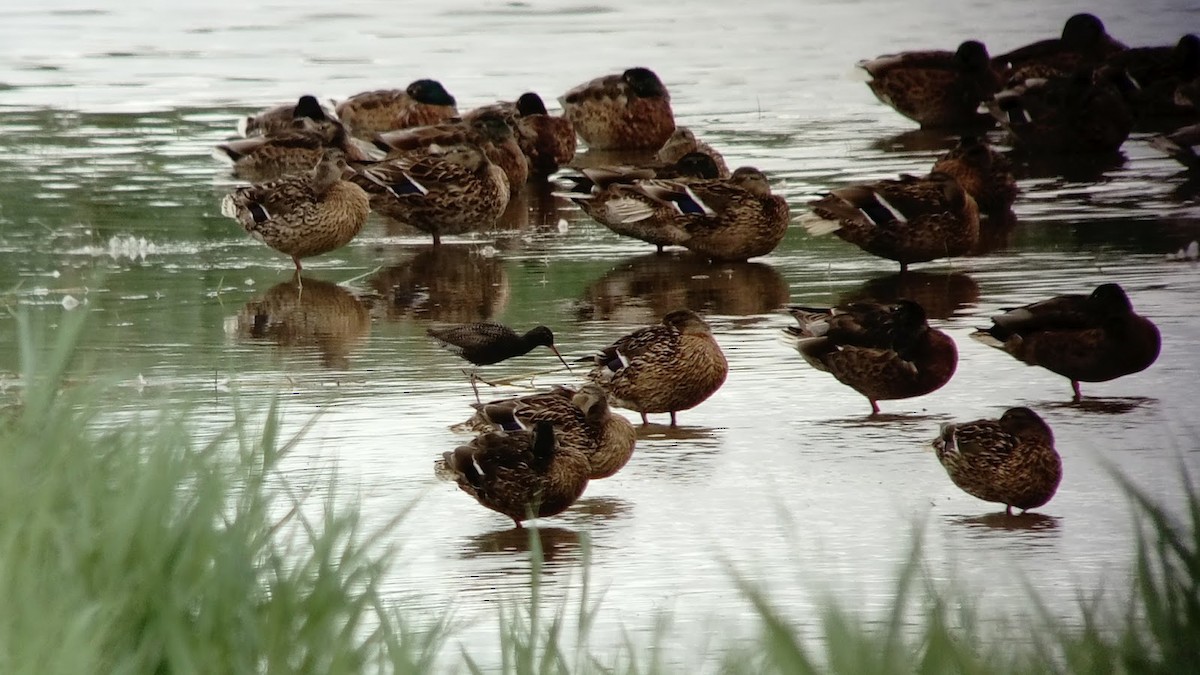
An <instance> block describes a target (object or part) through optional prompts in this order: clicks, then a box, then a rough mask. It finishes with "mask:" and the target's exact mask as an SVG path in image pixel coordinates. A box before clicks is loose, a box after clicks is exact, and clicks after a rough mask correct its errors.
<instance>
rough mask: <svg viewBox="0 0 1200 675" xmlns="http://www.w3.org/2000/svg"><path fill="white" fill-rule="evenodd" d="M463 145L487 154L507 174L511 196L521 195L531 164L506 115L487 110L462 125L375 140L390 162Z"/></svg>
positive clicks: (448, 124)
mask: <svg viewBox="0 0 1200 675" xmlns="http://www.w3.org/2000/svg"><path fill="white" fill-rule="evenodd" d="M462 144H469V145H475V146H478V147H479V148H480V149H481V150H483V152H484V154H486V155H487V157H488V159H489V160H491V162H492V163H493V164H495V165H496V166H499V167H500V168H501V169H502V170H503V171H504V175H505V177H506V178H507V179H508V185H509V189H510V192H519V191H520V190H521V188H522V187H523V186H524V185H525V181H527V180H529V160H528V159H526V157H525V153H524V152H522V151H521V146H520V145H519V144H518V143H517V137H516V135H515V134H514V132H513V128H512V126H510V124H509V122H508V120H507V119H506V117H505V115H504V114H503V113H501V112H499V111H496V110H486V111H483V112H480V113H478V114H475V115H472V116H471V117H470V118H469V119H463V120H461V121H455V122H445V123H443V124H436V125H432V126H424V127H414V128H411V129H401V130H399V131H392V132H388V133H382V134H378V135H377V136H376V137H375V145H376V146H377V147H378V148H380V149H381V150H384V151H386V152H387V153H388V156H389V157H390V158H395V157H402V156H404V154H406V153H408V152H412V151H414V150H423V149H428V148H430V147H431V146H442V147H444V146H449V145H462Z"/></svg>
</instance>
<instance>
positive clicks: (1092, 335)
mask: <svg viewBox="0 0 1200 675" xmlns="http://www.w3.org/2000/svg"><path fill="white" fill-rule="evenodd" d="M971 337H973V338H975V339H977V340H979V341H980V342H983V343H984V344H986V345H988V346H990V347H995V348H997V349H1001V350H1003V351H1006V352H1008V353H1009V354H1012V355H1013V356H1014V357H1016V358H1017V359H1019V360H1020V361H1023V362H1025V363H1026V364H1028V365H1031V366H1041V367H1043V368H1045V369H1046V370H1049V371H1050V372H1052V373H1058V374H1059V375H1062V376H1063V377H1066V378H1069V379H1070V380H1071V389H1072V391H1074V393H1075V399H1074V400H1075V401H1079V400H1080V399H1081V398H1082V395H1081V394H1080V393H1079V383H1080V382H1106V381H1108V380H1113V379H1116V378H1118V377H1121V376H1122V375H1130V374H1132V373H1137V372H1141V371H1143V370H1145V369H1147V368H1149V367H1150V365H1151V364H1152V363H1154V361H1155V360H1156V359H1158V351H1159V348H1160V347H1161V346H1162V338H1161V337H1160V336H1159V333H1158V327H1156V326H1155V325H1154V322H1152V321H1150V320H1149V319H1147V318H1145V317H1142V316H1138V315H1137V314H1135V313H1134V311H1133V304H1132V303H1130V302H1129V296H1128V295H1126V294H1125V289H1123V288H1121V286H1120V285H1119V284H1114V283H1108V284H1101V285H1099V286H1097V287H1096V290H1094V291H1092V293H1091V294H1090V295H1082V294H1070V295H1059V296H1056V297H1053V298H1050V299H1049V300H1043V301H1041V302H1035V303H1033V304H1030V305H1025V306H1024V307H1017V308H1015V309H1010V310H1007V311H1005V312H1004V313H1003V314H1000V315H997V316H994V317H992V325H991V326H990V327H989V328H981V329H979V330H977V331H975V332H974V333H972V334H971Z"/></svg>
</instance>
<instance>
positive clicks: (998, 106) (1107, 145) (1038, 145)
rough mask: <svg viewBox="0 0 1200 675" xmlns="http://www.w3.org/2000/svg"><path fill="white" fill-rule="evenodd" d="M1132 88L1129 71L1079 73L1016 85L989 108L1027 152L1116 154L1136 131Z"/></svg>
mask: <svg viewBox="0 0 1200 675" xmlns="http://www.w3.org/2000/svg"><path fill="white" fill-rule="evenodd" d="M1131 86H1132V83H1131V82H1130V81H1129V80H1128V77H1127V76H1126V75H1125V74H1124V72H1123V71H1119V70H1115V69H1101V70H1099V71H1096V74H1095V76H1094V77H1093V74H1092V73H1090V72H1088V71H1079V72H1076V73H1075V74H1073V75H1069V76H1059V75H1055V76H1050V77H1038V78H1030V79H1026V80H1022V81H1018V82H1011V83H1010V86H1009V88H1007V89H1005V90H1004V91H1001V92H999V93H997V94H996V96H995V97H994V98H993V99H992V100H991V101H989V102H988V104H987V106H988V111H989V112H991V114H992V116H993V117H995V118H996V120H997V121H999V122H1000V125H1001V126H1002V127H1004V129H1005V130H1006V131H1007V132H1008V134H1009V136H1010V137H1011V138H1012V143H1013V145H1014V147H1017V148H1020V149H1021V150H1022V151H1024V152H1027V153H1033V154H1069V153H1114V152H1116V151H1117V150H1118V149H1120V147H1121V144H1122V143H1124V142H1125V139H1127V138H1129V133H1130V132H1131V131H1132V130H1133V124H1134V117H1133V112H1132V111H1131V110H1130V107H1129V105H1128V102H1127V99H1126V95H1125V93H1123V92H1124V91H1129V90H1130V87H1131Z"/></svg>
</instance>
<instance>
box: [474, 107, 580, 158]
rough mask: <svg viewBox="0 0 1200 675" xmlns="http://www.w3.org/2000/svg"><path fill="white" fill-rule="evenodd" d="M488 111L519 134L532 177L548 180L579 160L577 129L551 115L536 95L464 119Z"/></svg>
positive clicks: (519, 142)
mask: <svg viewBox="0 0 1200 675" xmlns="http://www.w3.org/2000/svg"><path fill="white" fill-rule="evenodd" d="M487 111H495V112H499V113H501V114H502V115H504V117H505V119H506V120H507V121H508V123H509V125H510V126H511V127H512V128H513V131H514V132H515V134H516V139H517V145H519V146H520V147H521V152H523V153H525V158H526V159H527V160H528V161H529V177H530V178H538V179H542V180H544V179H545V178H546V177H547V176H549V175H550V174H552V173H554V172H556V171H558V170H559V169H560V168H561V167H564V166H566V165H567V164H569V163H570V162H571V160H573V159H575V146H576V143H575V127H574V126H573V125H572V124H571V120H569V119H567V118H566V117H560V116H556V115H551V114H550V113H549V112H548V111H547V110H546V103H545V101H543V100H542V97H541V96H538V94H537V93H536V92H532V91H527V92H525V93H524V94H521V95H520V96H519V97H518V98H517V100H516V101H514V102H508V101H501V102H499V103H493V104H491V105H486V106H482V107H480V108H476V109H474V110H472V111H470V112H468V113H467V114H466V115H463V119H465V120H470V119H472V118H473V117H476V116H478V115H480V114H482V113H484V112H487Z"/></svg>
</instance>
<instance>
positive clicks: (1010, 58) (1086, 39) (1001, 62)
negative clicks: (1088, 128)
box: [992, 14, 1126, 80]
mask: <svg viewBox="0 0 1200 675" xmlns="http://www.w3.org/2000/svg"><path fill="white" fill-rule="evenodd" d="M1125 49H1126V47H1125V45H1124V44H1122V43H1121V42H1118V41H1117V40H1114V39H1113V38H1112V37H1111V36H1110V35H1109V34H1108V32H1107V31H1106V30H1105V28H1104V23H1103V22H1102V21H1100V19H1098V18H1097V17H1096V16H1095V15H1093V14H1076V15H1074V16H1072V17H1071V18H1069V19H1067V22H1066V23H1065V24H1064V25H1063V30H1062V35H1061V37H1058V38H1052V39H1048V40H1039V41H1038V42H1034V43H1032V44H1028V45H1025V46H1024V47H1018V48H1017V49H1014V50H1012V51H1010V52H1007V53H1005V54H1000V55H999V56H996V57H993V58H992V65H993V66H994V67H995V68H998V69H1002V70H1004V71H1006V72H1007V73H1008V76H1009V77H1015V78H1017V79H1018V80H1024V79H1027V78H1030V77H1048V76H1053V75H1070V74H1072V73H1075V72H1078V71H1081V70H1083V71H1090V70H1091V69H1092V68H1095V67H1096V66H1098V65H1100V64H1101V63H1103V62H1104V60H1105V59H1107V58H1108V57H1110V56H1112V55H1113V54H1116V53H1117V52H1121V51H1124V50H1125Z"/></svg>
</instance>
